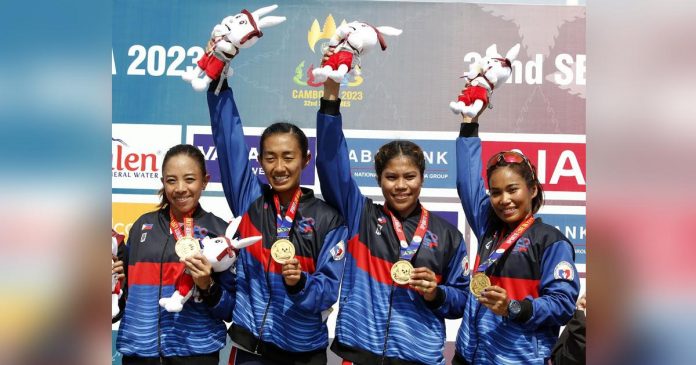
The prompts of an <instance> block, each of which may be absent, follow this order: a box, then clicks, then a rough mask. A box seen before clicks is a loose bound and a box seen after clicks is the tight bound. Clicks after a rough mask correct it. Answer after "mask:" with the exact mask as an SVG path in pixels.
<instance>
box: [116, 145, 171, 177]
mask: <svg viewBox="0 0 696 365" xmlns="http://www.w3.org/2000/svg"><path fill="white" fill-rule="evenodd" d="M111 141H112V144H114V145H115V149H114V148H112V154H111V171H112V172H113V177H129V178H130V177H135V178H141V177H142V178H159V168H158V167H157V166H159V161H158V158H159V155H160V154H161V151H157V152H155V153H143V152H134V151H131V150H130V149H129V147H128V144H127V143H126V142H124V141H123V140H121V139H118V138H113V137H112V138H111Z"/></svg>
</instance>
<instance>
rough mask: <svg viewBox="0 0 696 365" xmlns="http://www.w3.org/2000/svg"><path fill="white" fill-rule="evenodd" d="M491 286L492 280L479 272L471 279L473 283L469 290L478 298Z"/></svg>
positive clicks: (470, 284)
mask: <svg viewBox="0 0 696 365" xmlns="http://www.w3.org/2000/svg"><path fill="white" fill-rule="evenodd" d="M489 286H491V280H490V279H489V278H488V276H486V274H484V273H482V272H477V273H476V274H474V276H472V277H471V282H470V283H469V289H470V290H471V292H472V293H473V294H474V296H475V297H476V298H478V297H480V296H481V292H483V289H486V288H487V287H489Z"/></svg>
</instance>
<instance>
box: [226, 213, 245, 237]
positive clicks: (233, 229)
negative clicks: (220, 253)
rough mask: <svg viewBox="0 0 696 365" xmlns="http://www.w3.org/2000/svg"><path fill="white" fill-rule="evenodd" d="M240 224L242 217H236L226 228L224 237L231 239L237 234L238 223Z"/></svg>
mask: <svg viewBox="0 0 696 365" xmlns="http://www.w3.org/2000/svg"><path fill="white" fill-rule="evenodd" d="M241 222H242V217H241V216H240V217H236V218H234V219H233V220H232V222H230V225H229V226H227V230H225V237H227V238H229V239H232V237H234V235H235V234H236V233H237V228H239V223H241Z"/></svg>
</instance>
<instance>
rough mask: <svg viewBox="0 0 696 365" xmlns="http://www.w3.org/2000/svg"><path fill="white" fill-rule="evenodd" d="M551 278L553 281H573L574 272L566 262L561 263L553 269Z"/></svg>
mask: <svg viewBox="0 0 696 365" xmlns="http://www.w3.org/2000/svg"><path fill="white" fill-rule="evenodd" d="M553 277H554V278H555V279H561V280H568V281H573V278H574V277H575V270H573V265H572V264H571V263H569V262H568V261H561V262H559V263H558V265H556V268H555V269H553Z"/></svg>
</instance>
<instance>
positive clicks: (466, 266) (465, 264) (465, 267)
mask: <svg viewBox="0 0 696 365" xmlns="http://www.w3.org/2000/svg"><path fill="white" fill-rule="evenodd" d="M462 276H469V257H468V256H466V257H464V258H463V259H462Z"/></svg>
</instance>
